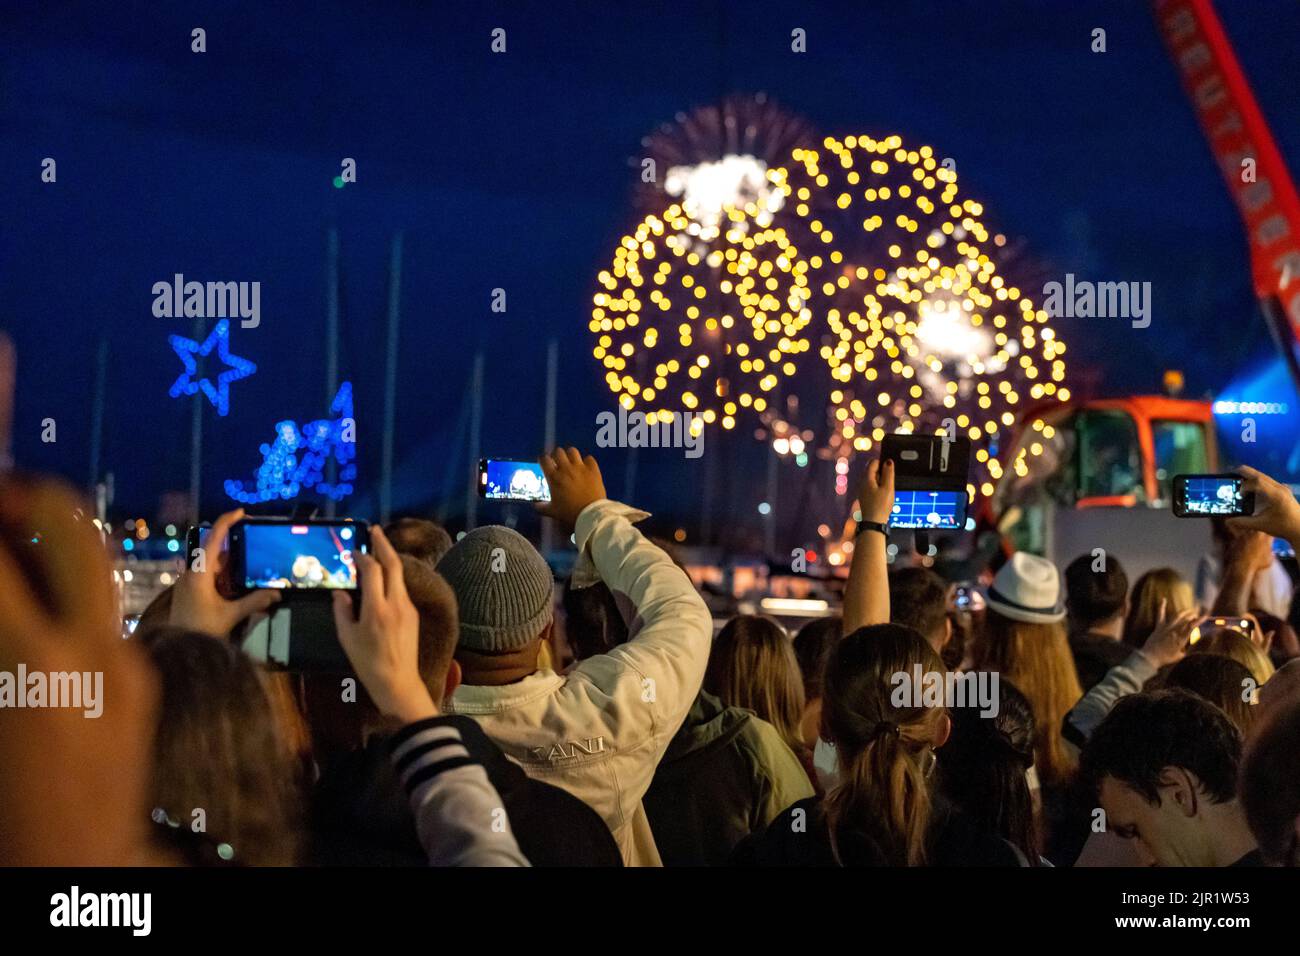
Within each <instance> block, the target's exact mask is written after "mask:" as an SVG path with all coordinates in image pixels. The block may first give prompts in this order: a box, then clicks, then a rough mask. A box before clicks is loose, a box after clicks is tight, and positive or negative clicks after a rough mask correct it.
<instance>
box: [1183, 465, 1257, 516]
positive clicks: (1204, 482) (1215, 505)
mask: <svg viewBox="0 0 1300 956" xmlns="http://www.w3.org/2000/svg"><path fill="white" fill-rule="evenodd" d="M1243 481H1244V479H1243V478H1241V476H1239V475H1177V476H1175V477H1174V501H1173V505H1174V514H1175V515H1177V516H1178V517H1181V518H1188V517H1208V516H1211V515H1226V516H1231V515H1248V514H1253V513H1254V511H1255V496H1254V495H1253V494H1249V493H1247V492H1245V491H1243V490H1242V483H1243Z"/></svg>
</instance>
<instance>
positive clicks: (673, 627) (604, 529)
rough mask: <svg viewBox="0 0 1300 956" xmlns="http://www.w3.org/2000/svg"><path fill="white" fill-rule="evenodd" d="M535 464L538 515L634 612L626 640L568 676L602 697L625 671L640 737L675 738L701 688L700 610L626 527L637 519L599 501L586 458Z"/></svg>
mask: <svg viewBox="0 0 1300 956" xmlns="http://www.w3.org/2000/svg"><path fill="white" fill-rule="evenodd" d="M541 463H542V471H543V472H544V473H545V474H546V478H547V481H548V483H549V484H550V488H551V502H550V503H549V504H548V505H543V506H541V507H539V510H540V511H541V512H542V513H543V514H546V515H549V516H550V517H553V518H555V519H556V520H557V521H559V522H560V524H561V526H562V527H564V528H565V530H568V529H570V528H572V529H573V530H574V531H575V539H576V541H577V545H578V552H579V555H580V557H579V560H580V561H581V560H590V561H591V563H592V564H593V565H594V566H595V569H596V571H597V573H598V574H599V575H600V578H601V580H602V581H604V582H605V584H606V585H607V586H608V587H609V588H610V590H611V591H613V592H615V593H616V594H622V595H625V596H626V597H627V599H628V600H629V601H630V602H631V604H632V607H633V608H634V613H633V618H632V620H631V621H630V622H629V627H630V631H631V634H632V638H631V640H629V641H628V642H627V643H626V644H622V645H620V646H619V647H616V648H614V649H613V650H612V651H610V652H609V653H608V654H597V655H596V656H594V657H590V658H588V659H587V660H585V661H583V662H581V663H580V664H579V665H578V667H577V668H576V669H575V671H574V673H577V674H580V675H581V676H583V677H585V678H586V679H587V680H589V681H590V682H591V683H592V684H594V685H595V686H596V687H598V688H600V690H601V692H602V693H606V694H609V693H613V690H614V685H615V684H618V683H620V682H622V681H623V680H624V679H625V677H626V673H627V670H626V669H627V668H630V669H631V670H632V671H633V673H635V674H637V675H639V676H640V680H641V688H640V690H639V691H638V693H637V698H638V700H639V701H640V703H639V704H638V706H637V708H636V709H637V711H639V712H643V713H644V714H646V715H648V718H649V722H648V724H647V729H648V730H649V731H650V732H652V733H653V732H657V730H658V729H660V727H661V726H662V725H664V724H671V725H672V728H671V729H674V730H675V729H676V725H677V724H679V723H680V722H681V719H682V718H683V717H684V716H685V715H686V712H687V711H688V710H689V709H690V706H691V703H692V702H693V701H694V700H695V695H696V694H698V693H699V690H700V685H701V684H702V683H703V681H704V669H705V666H706V665H707V664H708V660H709V649H710V647H711V646H712V641H713V618H712V615H710V614H709V609H708V606H707V605H706V604H705V603H704V600H703V598H701V597H700V595H699V594H698V593H697V592H696V590H695V586H694V585H693V584H691V580H690V578H688V577H687V576H686V574H685V573H684V572H683V571H682V570H681V568H679V567H677V565H675V564H674V563H673V561H672V558H670V557H669V556H668V554H667V553H666V552H665V551H664V550H663V549H662V548H659V547H656V546H655V545H654V544H652V543H651V542H650V541H648V540H646V538H645V536H644V535H642V534H641V532H639V531H637V530H636V528H635V527H634V526H633V524H632V519H634V518H638V517H645V513H644V512H640V511H637V510H636V509H635V508H630V507H628V506H627V505H624V504H620V503H618V502H616V501H610V500H609V499H608V498H606V497H605V485H604V482H603V481H602V480H601V477H600V468H599V466H598V465H597V464H596V461H595V459H594V458H592V457H591V456H587V457H586V458H583V457H582V455H581V454H580V453H579V452H578V450H577V449H576V448H569V449H563V448H560V449H556V451H555V452H554V453H553V454H551V455H545V456H543V457H542V459H541ZM651 704H653V705H655V706H645V705H651Z"/></svg>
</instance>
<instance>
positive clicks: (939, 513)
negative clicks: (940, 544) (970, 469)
mask: <svg viewBox="0 0 1300 956" xmlns="http://www.w3.org/2000/svg"><path fill="white" fill-rule="evenodd" d="M966 504H967V498H966V492H964V491H896V492H894V511H893V513H892V514H891V515H890V516H889V526H890V527H891V528H935V529H943V530H951V531H956V530H959V529H962V528H964V527H965V526H966Z"/></svg>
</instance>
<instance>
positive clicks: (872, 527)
mask: <svg viewBox="0 0 1300 956" xmlns="http://www.w3.org/2000/svg"><path fill="white" fill-rule="evenodd" d="M864 531H879V532H880V533H881V534H882V535H884V536H885V537H886V538H888V537H889V525H887V524H882V523H881V522H879V521H859V522H858V531H857V534H855V535H854V536H853V537H855V538H856V537H858V536H859V535H861V534H862V532H864Z"/></svg>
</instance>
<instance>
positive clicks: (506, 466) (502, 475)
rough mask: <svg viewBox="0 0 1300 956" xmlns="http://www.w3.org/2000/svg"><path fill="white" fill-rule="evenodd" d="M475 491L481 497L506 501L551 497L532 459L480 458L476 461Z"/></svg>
mask: <svg viewBox="0 0 1300 956" xmlns="http://www.w3.org/2000/svg"><path fill="white" fill-rule="evenodd" d="M478 493H479V497H481V498H497V499H502V500H505V501H550V500H551V488H550V486H549V485H548V484H547V483H546V476H545V475H543V474H542V466H541V465H540V464H538V463H537V462H535V461H509V460H507V459H504V458H482V459H480V460H479V463H478Z"/></svg>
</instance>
